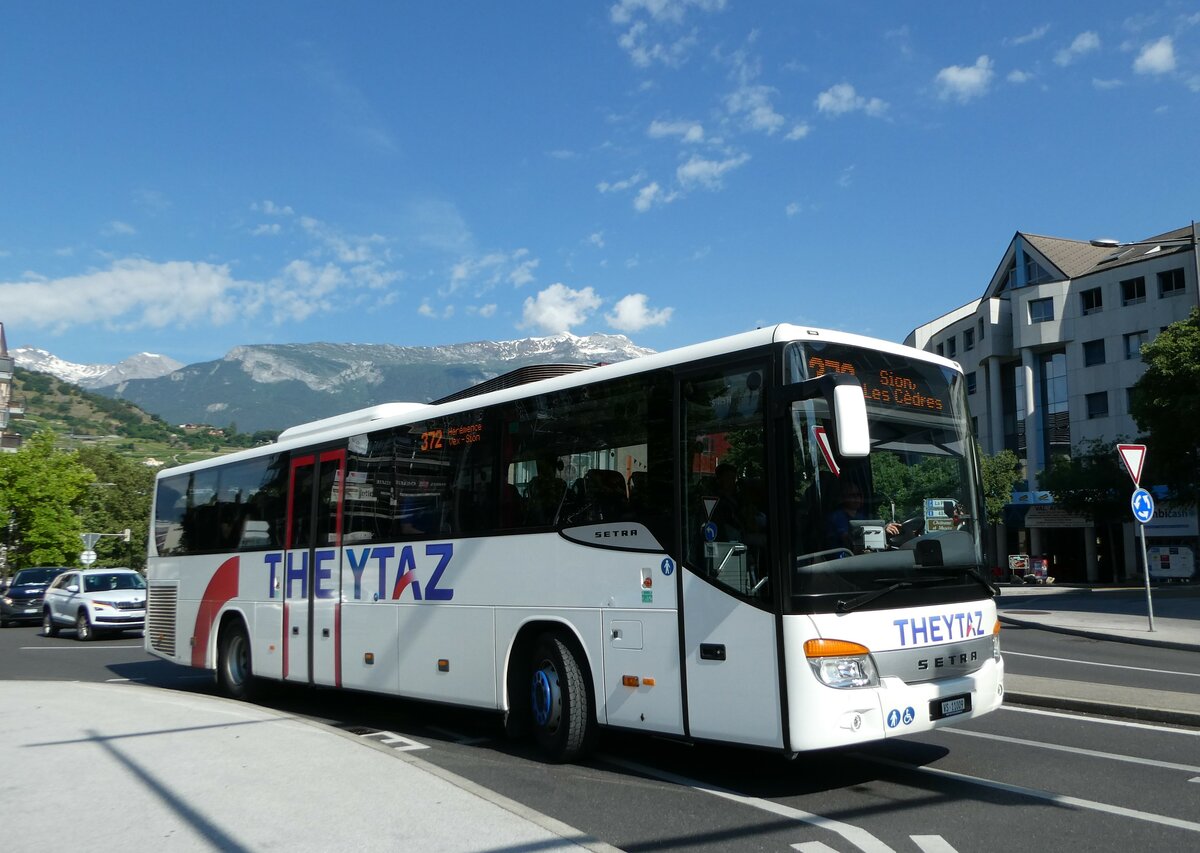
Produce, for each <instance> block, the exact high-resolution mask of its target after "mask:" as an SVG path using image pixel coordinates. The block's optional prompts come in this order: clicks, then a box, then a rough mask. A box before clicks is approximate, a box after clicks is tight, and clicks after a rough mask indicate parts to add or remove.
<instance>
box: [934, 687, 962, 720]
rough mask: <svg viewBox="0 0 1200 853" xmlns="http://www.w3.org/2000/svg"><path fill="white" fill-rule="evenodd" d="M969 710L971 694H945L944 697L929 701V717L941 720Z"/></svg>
mask: <svg viewBox="0 0 1200 853" xmlns="http://www.w3.org/2000/svg"><path fill="white" fill-rule="evenodd" d="M970 710H971V695H970V694H969V693H963V694H962V695H960V696H947V697H946V698H945V699H934V700H933V701H932V702H930V703H929V718H930V719H931V720H941V719H944V718H945V717H954V716H957V715H958V714H965V713H967V711H970Z"/></svg>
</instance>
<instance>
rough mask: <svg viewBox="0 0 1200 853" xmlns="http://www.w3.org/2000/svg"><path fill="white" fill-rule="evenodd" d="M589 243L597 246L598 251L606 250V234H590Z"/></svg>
mask: <svg viewBox="0 0 1200 853" xmlns="http://www.w3.org/2000/svg"><path fill="white" fill-rule="evenodd" d="M587 241H588V243H590V244H591V245H593V246H595V247H596V248H597V249H603V248H604V232H603V231H596V232H594V233H592V234H589V235H588V238H587Z"/></svg>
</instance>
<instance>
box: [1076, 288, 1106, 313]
mask: <svg viewBox="0 0 1200 853" xmlns="http://www.w3.org/2000/svg"><path fill="white" fill-rule="evenodd" d="M1079 302H1080V308H1081V310H1082V311H1083V313H1084V314H1095V313H1096V312H1097V311H1103V310H1104V295H1103V294H1102V293H1101V292H1100V288H1098V287H1093V288H1092V289H1091V290H1085V291H1083V293H1081V294H1079Z"/></svg>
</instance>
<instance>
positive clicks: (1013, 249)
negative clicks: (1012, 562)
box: [905, 223, 1200, 581]
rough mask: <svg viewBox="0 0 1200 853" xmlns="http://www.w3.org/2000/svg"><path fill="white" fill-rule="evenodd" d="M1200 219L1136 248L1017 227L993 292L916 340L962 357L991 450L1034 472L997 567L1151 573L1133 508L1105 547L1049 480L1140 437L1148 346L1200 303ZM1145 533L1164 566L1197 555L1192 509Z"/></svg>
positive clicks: (1068, 577) (1018, 496)
mask: <svg viewBox="0 0 1200 853" xmlns="http://www.w3.org/2000/svg"><path fill="white" fill-rule="evenodd" d="M1195 228H1196V226H1195V224H1194V223H1193V224H1192V225H1189V226H1187V227H1184V228H1179V229H1176V230H1174V231H1169V232H1167V233H1165V234H1160V235H1157V236H1154V237H1150V238H1148V239H1146V240H1139V241H1136V242H1134V243H1124V244H1122V243H1117V242H1116V241H1114V240H1096V241H1087V240H1083V241H1081V240H1068V239H1064V238H1060V237H1042V236H1038V235H1034V234H1025V233H1023V232H1020V231H1018V232H1017V233H1016V234H1015V235H1014V236H1013V238H1012V240H1011V241H1010V243H1009V245H1008V248H1007V250H1006V251H1005V253H1004V256H1003V258H1002V259H1001V261H1000V265H999V266H998V267H997V269H996V272H995V274H994V275H993V276H992V278H991V281H989V282H988V285H987V287H986V289H985V290H984V292H983V296H981V297H980V298H979V299H975V300H973V301H972V302H969V303H967V304H966V305H963V306H962V307H960V308H956V309H955V310H953V311H950V312H949V313H947V314H943V315H942V316H941V317H938V318H937V319H935V320H932V321H930V322H928V323H926V324H925V325H923V326H920V327H918V328H916V329H914V330H913V331H912V332H911V333H910V334H909V336H908V338H907V339H906V341H905V343H907V344H909V345H910V346H915V347H918V348H920V349H924V350H928V351H930V352H936V353H938V354H939V355H944V356H946V357H947V358H951V359H954V360H956V361H958V362H959V363H960V364H961V365H962V367H963V370H964V371H965V373H966V377H967V393H968V395H969V396H968V400H969V403H970V408H971V415H972V419H973V421H974V426H975V433H976V435H977V436H978V438H979V442H980V445H981V447H982V448H983V451H984V453H988V454H991V453H997V452H999V451H1001V450H1003V449H1006V448H1007V449H1009V450H1012V451H1014V452H1016V453H1017V454H1018V456H1020V457H1021V458H1022V459H1023V460H1024V462H1025V470H1026V473H1027V475H1028V478H1027V481H1026V482H1025V484H1023V486H1022V487H1019V488H1020V491H1018V492H1015V493H1014V495H1013V503H1012V505H1010V506H1009V507H1008V510H1007V511H1006V518H1005V522H1006V523H1005V524H1003V525H1001V526H1000V528H999V529H998V530H996V531H995V534H994V535H995V546H996V548H995V550H994V551H993V553H994V554H996V555H997V556H996V562H997V564H998V565H999V566H1001V567H1003V566H1004V565H1005V563H1006V561H1007V558H1008V557H1009V556H1010V555H1033V556H1039V555H1044V556H1046V557H1048V558H1049V559H1050V561H1051V566H1050V573H1051V574H1052V575H1054V576H1055V577H1057V578H1058V579H1059V580H1060V581H1108V580H1120V579H1124V578H1130V577H1135V576H1140V559H1139V558H1138V556H1137V551H1136V550H1135V547H1136V543H1135V539H1134V536H1133V535H1132V534H1133V526H1134V525H1133V523H1132V517H1131V518H1130V523H1129V524H1128V525H1126V529H1125V531H1124V534H1123V535H1122V536H1121V537H1120V538H1121V540H1122V541H1121V542H1119V543H1111V542H1110V543H1104V542H1101V545H1100V547H1097V533H1098V531H1096V530H1095V529H1093V528H1092V527H1091V526H1090V525H1089V521H1088V520H1086V519H1083V518H1077V517H1072V516H1070V515H1068V514H1066V513H1064V512H1063V511H1062V510H1061V509H1058V508H1055V507H1054V504H1053V498H1052V496H1051V495H1050V494H1049V493H1048V492H1045V491H1043V490H1039V488H1038V482H1037V480H1038V475H1039V473H1040V472H1041V471H1042V470H1043V469H1044V468H1045V467H1046V462H1047V460H1048V459H1050V458H1051V457H1052V456H1053V455H1057V454H1062V453H1070V452H1071V449H1072V448H1073V447H1077V446H1078V445H1079V444H1080V442H1083V441H1086V440H1089V439H1095V440H1100V441H1113V440H1116V439H1127V440H1132V439H1135V438H1136V437H1137V435H1138V429H1137V425H1136V424H1135V423H1134V421H1133V418H1132V417H1131V416H1130V414H1129V396H1130V389H1131V388H1132V387H1133V385H1134V383H1135V382H1137V380H1138V378H1139V377H1140V376H1141V375H1142V373H1143V372H1144V371H1145V365H1144V364H1143V362H1142V360H1141V348H1142V345H1143V344H1145V343H1147V342H1149V341H1151V340H1153V339H1154V337H1155V336H1156V335H1157V334H1158V333H1159V332H1160V331H1162V330H1163V329H1164V328H1166V327H1167V326H1168V325H1170V324H1171V323H1173V322H1175V321H1177V320H1183V319H1186V318H1187V317H1188V315H1189V314H1190V312H1191V310H1192V309H1193V308H1196V307H1197V306H1198V305H1200V302H1198V299H1197V294H1198V293H1200V289H1198V287H1197V284H1198V280H1200V257H1198V254H1197V241H1196V231H1195ZM1130 488H1131V490H1132V483H1131V484H1130ZM1146 534H1147V537H1148V544H1149V545H1151V546H1153V547H1152V553H1151V566H1152V569H1153V568H1155V567H1156V566H1157V565H1158V564H1159V563H1160V562H1162V563H1163V564H1164V565H1165V562H1164V561H1166V562H1171V561H1175V562H1179V563H1181V564H1182V563H1184V562H1186V559H1187V558H1188V556H1189V554H1188V553H1186V551H1185V552H1181V551H1180V550H1179V549H1190V554H1191V555H1194V554H1195V553H1196V552H1197V523H1196V514H1195V509H1194V507H1191V508H1172V507H1170V506H1167V505H1165V504H1160V505H1159V511H1158V513H1156V516H1155V518H1154V520H1153V521H1152V522H1151V523H1150V524H1148V525H1146ZM1114 538H1115V537H1114ZM1173 548H1174V549H1175V550H1174V551H1172V550H1171V549H1173ZM1155 549H1161V550H1155Z"/></svg>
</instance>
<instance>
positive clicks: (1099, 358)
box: [1083, 338, 1104, 367]
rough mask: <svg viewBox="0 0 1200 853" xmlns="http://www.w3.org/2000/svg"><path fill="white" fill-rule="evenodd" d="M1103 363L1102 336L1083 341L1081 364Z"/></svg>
mask: <svg viewBox="0 0 1200 853" xmlns="http://www.w3.org/2000/svg"><path fill="white" fill-rule="evenodd" d="M1094 364H1104V338H1100V339H1098V340H1095V341H1084V342H1083V366H1084V367H1091V366H1092V365H1094Z"/></svg>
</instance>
